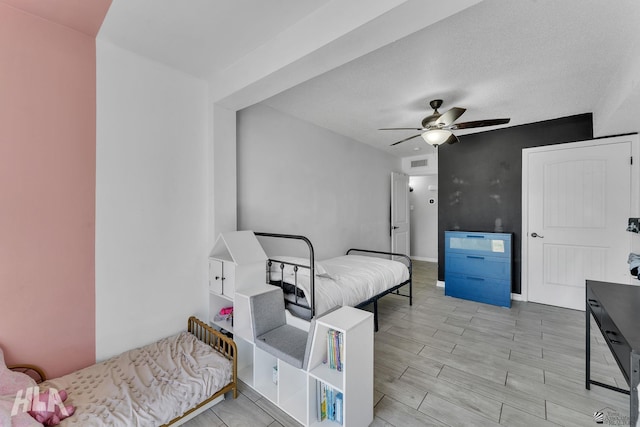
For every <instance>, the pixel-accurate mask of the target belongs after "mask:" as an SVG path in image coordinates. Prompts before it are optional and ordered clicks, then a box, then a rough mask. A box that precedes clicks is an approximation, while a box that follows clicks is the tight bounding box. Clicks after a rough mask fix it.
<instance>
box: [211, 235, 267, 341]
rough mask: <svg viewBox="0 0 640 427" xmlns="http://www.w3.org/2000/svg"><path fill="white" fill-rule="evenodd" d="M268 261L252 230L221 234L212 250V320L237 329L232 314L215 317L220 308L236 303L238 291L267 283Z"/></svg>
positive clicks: (217, 325) (220, 324) (215, 324)
mask: <svg viewBox="0 0 640 427" xmlns="http://www.w3.org/2000/svg"><path fill="white" fill-rule="evenodd" d="M266 262H267V255H266V254H265V252H264V250H263V249H262V246H261V245H260V243H259V242H258V240H257V239H256V236H255V234H253V232H252V231H233V232H229V233H222V234H220V236H219V237H218V239H217V240H216V243H215V245H214V246H213V249H212V250H211V253H210V254H209V323H210V324H212V325H213V326H215V327H218V328H221V329H225V330H227V331H229V332H233V329H234V328H233V324H234V321H233V320H232V319H231V318H229V319H228V320H216V319H215V317H216V315H217V314H218V313H219V312H220V309H222V308H225V307H234V297H235V293H236V291H238V290H241V289H243V288H248V287H251V286H255V285H257V284H260V283H265V275H266V273H265V271H266V270H265V268H266ZM234 317H235V309H234Z"/></svg>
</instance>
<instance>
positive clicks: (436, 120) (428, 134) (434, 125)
mask: <svg viewBox="0 0 640 427" xmlns="http://www.w3.org/2000/svg"><path fill="white" fill-rule="evenodd" d="M429 105H430V106H431V108H433V114H431V115H429V116H427V117H425V118H424V119H422V127H420V128H382V129H378V130H418V131H421V132H420V133H419V134H417V135H413V136H410V137H408V138H405V139H401V140H400V141H397V142H394V143H393V144H391V145H392V146H393V145H397V144H400V143H401V142H405V141H408V140H410V139H413V138H416V137H418V136H422V139H424V140H425V142H427V143H428V144H431V145H433V146H434V147H437V146H438V145H442V144H453V143H456V142H458V137H456V136H455V135H454V134H453V132H451V131H452V130H455V129H470V128H478V127H483V126H495V125H504V124H506V123H509V120H511V119H491V120H476V121H472V122H463V123H454V122H455V121H456V120H458V118H459V117H460V116H461V115H462V114H463V113H464V112H465V111H467V110H466V109H465V108H459V107H453V108H451V109H450V110H448V111H446V112H445V113H443V114H440V112H438V108H440V107H441V106H442V99H434V100H433V101H431V102H429Z"/></svg>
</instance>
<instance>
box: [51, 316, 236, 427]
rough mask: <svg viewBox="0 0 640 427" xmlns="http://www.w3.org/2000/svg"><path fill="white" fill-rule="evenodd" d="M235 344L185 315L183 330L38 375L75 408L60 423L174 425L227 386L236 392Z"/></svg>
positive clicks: (219, 396)
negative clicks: (72, 368) (65, 370)
mask: <svg viewBox="0 0 640 427" xmlns="http://www.w3.org/2000/svg"><path fill="white" fill-rule="evenodd" d="M236 354H237V350H236V346H235V343H234V342H233V340H232V339H231V338H228V337H226V336H224V335H222V334H221V333H219V332H218V331H216V330H214V329H213V328H211V327H210V326H208V325H207V324H205V323H204V322H202V321H200V320H198V319H196V318H195V317H190V318H189V320H188V331H185V332H181V333H179V334H177V335H173V336H171V337H168V338H163V339H161V340H159V341H157V342H155V343H152V344H149V345H146V346H144V347H140V348H137V349H133V350H129V351H127V352H125V353H122V354H120V355H118V356H115V357H112V358H111V359H108V360H105V361H104V362H100V363H97V364H95V365H92V366H89V367H87V368H84V369H81V370H79V371H76V372H73V373H71V374H68V375H65V376H62V377H59V378H55V379H51V380H48V381H44V382H43V383H41V384H40V389H41V390H42V391H44V390H46V389H49V388H55V389H56V390H66V391H67V394H68V396H69V397H68V399H67V400H66V401H65V405H73V406H75V408H76V409H75V413H74V414H73V415H72V416H71V417H69V418H66V419H64V420H63V421H62V422H61V423H60V426H62V427H66V426H83V427H85V426H123V427H124V426H160V425H163V426H164V425H179V424H181V423H182V422H184V421H186V420H187V419H189V418H191V417H192V416H194V415H195V414H197V413H200V412H202V411H204V410H206V409H207V408H208V407H210V406H212V405H213V404H215V403H216V402H217V401H218V400H220V399H222V398H223V395H224V394H225V393H227V392H231V391H232V392H233V397H234V398H235V397H236V396H237V362H236Z"/></svg>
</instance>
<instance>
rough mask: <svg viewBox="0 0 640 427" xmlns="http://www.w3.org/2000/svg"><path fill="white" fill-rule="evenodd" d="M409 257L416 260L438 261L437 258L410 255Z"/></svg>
mask: <svg viewBox="0 0 640 427" xmlns="http://www.w3.org/2000/svg"><path fill="white" fill-rule="evenodd" d="M411 259H415V260H416V261H427V262H438V258H426V257H421V256H412V257H411Z"/></svg>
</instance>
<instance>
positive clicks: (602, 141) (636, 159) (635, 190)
mask: <svg viewBox="0 0 640 427" xmlns="http://www.w3.org/2000/svg"><path fill="white" fill-rule="evenodd" d="M623 141H630V142H631V155H632V158H633V163H632V164H631V215H632V217H637V216H640V139H639V137H638V134H637V133H634V134H625V135H620V136H612V137H600V138H595V139H588V140H584V141H577V142H568V143H564V144H553V145H544V146H541V147H533V148H523V149H522V229H521V230H520V254H521V260H520V276H521V277H520V298H519V300H521V301H529V254H528V250H527V248H528V245H527V239H528V236H529V234H528V233H529V231H528V226H529V204H528V200H529V155H530V154H532V153H539V152H543V151H556V150H571V149H574V148H583V147H592V146H597V145H609V144H617V143H620V142H623ZM623 226H624V225H623Z"/></svg>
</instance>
